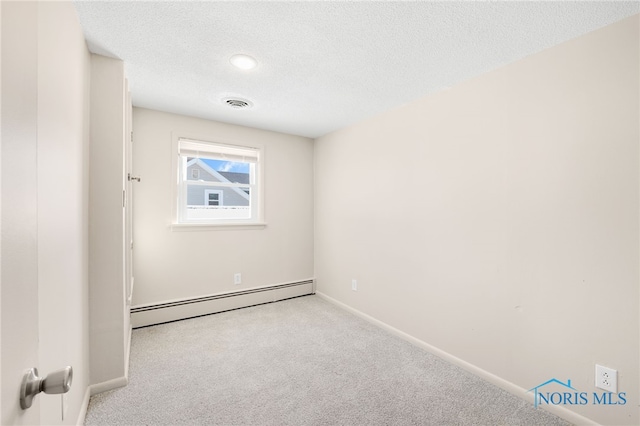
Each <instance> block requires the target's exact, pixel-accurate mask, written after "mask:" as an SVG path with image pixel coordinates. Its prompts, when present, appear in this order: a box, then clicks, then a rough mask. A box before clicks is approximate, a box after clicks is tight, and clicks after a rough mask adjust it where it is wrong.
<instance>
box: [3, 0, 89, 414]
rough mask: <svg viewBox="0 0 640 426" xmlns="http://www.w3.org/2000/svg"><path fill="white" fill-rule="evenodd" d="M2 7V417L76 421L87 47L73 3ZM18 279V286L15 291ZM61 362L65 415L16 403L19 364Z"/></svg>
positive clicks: (81, 386)
mask: <svg viewBox="0 0 640 426" xmlns="http://www.w3.org/2000/svg"><path fill="white" fill-rule="evenodd" d="M0 8H1V9H2V10H3V11H4V12H5V14H3V16H4V18H5V21H4V22H3V26H2V30H3V32H4V31H9V32H8V33H5V34H4V37H3V50H2V54H3V58H5V59H6V57H5V56H4V55H5V53H6V52H11V54H12V55H18V56H13V57H11V58H10V60H9V61H7V62H4V63H3V71H6V70H11V74H10V75H9V76H8V77H9V78H10V79H9V80H4V82H3V83H4V84H5V87H4V88H5V89H6V88H8V87H10V89H11V90H10V91H7V90H5V91H3V97H2V102H3V105H4V106H5V108H4V109H3V116H5V114H8V115H6V116H5V117H9V120H8V121H9V123H5V122H3V127H2V132H3V136H9V138H8V140H3V147H2V153H3V166H5V167H3V173H4V176H3V178H4V179H3V183H4V184H5V186H3V190H2V197H3V200H4V203H3V206H5V207H9V210H8V211H10V212H11V215H12V216H13V218H11V217H9V218H8V219H9V220H11V221H9V222H7V223H9V225H13V226H11V228H12V229H5V230H6V231H9V232H10V233H11V234H13V235H12V238H15V241H17V242H18V243H17V249H16V245H13V246H8V247H9V248H10V249H11V250H7V247H5V246H4V244H5V241H6V240H5V236H6V234H5V233H4V232H3V253H2V262H3V266H7V265H8V264H12V265H16V266H17V269H16V267H14V266H11V267H10V268H3V273H4V272H5V269H7V270H9V271H10V270H13V272H14V273H15V272H19V274H17V275H16V274H13V276H12V277H11V278H12V279H11V280H10V281H9V280H3V282H2V294H3V304H4V306H3V310H2V316H3V324H4V325H5V326H6V327H5V328H3V330H2V337H3V343H5V345H3V348H2V349H3V352H2V357H1V358H2V361H3V362H2V368H3V371H2V387H3V388H4V390H5V392H3V395H4V397H5V398H4V399H3V401H2V423H3V424H14V423H16V424H17V423H27V424H34V423H40V424H75V423H76V421H77V420H78V417H79V416H80V414H81V413H82V411H83V409H84V404H83V401H84V397H85V393H86V390H87V387H88V385H89V346H88V340H89V339H88V309H87V307H88V276H87V275H88V272H87V270H88V259H87V253H88V247H87V245H88V211H87V206H88V184H87V182H88V178H89V176H88V162H87V159H88V143H89V133H88V120H89V103H88V100H89V75H90V74H89V73H90V70H89V52H88V50H87V48H86V46H85V43H84V37H83V35H82V30H81V28H80V25H79V22H78V19H77V16H76V12H75V9H74V7H73V5H72V4H71V3H68V2H56V3H46V2H42V3H36V2H23V3H17V2H16V3H12V2H4V3H3V4H2V6H1V7H0ZM9 20H10V21H9ZM16 28H19V29H20V30H19V31H18V32H16ZM5 66H7V67H8V68H4V67H5ZM4 77H5V75H4V74H3V79H4ZM5 124H10V126H9V127H10V129H9V130H12V131H10V132H9V133H8V134H5V127H4V126H5ZM15 130H19V132H20V133H14V131H15ZM5 143H6V144H5ZM7 148H9V149H7ZM7 154H8V155H7ZM6 166H8V167H6ZM5 212H6V211H5ZM5 218H6V217H5V215H3V220H4V219H5ZM16 224H18V226H16ZM25 224H29V226H24V225H25ZM5 228H6V223H5ZM34 255H35V256H34ZM24 266H28V268H26V269H22V270H21V268H23V267H24ZM16 278H17V280H16ZM32 280H35V282H36V283H37V284H36V285H35V286H33V289H36V290H37V291H35V292H32V291H31V290H32V288H30V287H29V285H28V284H29V283H30V282H32ZM21 284H25V286H24V287H25V289H20V288H17V287H19V286H21ZM23 290H26V291H27V292H25V291H23ZM34 306H35V307H34ZM34 311H35V323H36V329H35V330H33V329H29V330H27V329H25V328H24V327H22V326H21V325H20V324H22V323H23V322H25V323H30V321H28V320H27V319H26V318H25V317H26V316H31V315H33V314H34ZM8 337H10V339H7V338H8ZM30 340H34V341H35V342H36V344H35V347H36V348H37V350H36V352H38V353H36V354H35V355H36V358H35V360H34V358H33V355H34V354H32V353H25V352H24V348H25V346H24V345H23V342H25V341H30ZM7 343H8V344H7ZM30 352H31V351H30ZM16 357H17V359H16ZM9 361H12V362H11V363H9ZM66 365H71V366H73V369H74V379H73V384H72V387H71V390H70V391H69V393H68V394H66V395H65V397H64V400H65V401H66V405H67V406H68V409H67V410H66V416H65V419H64V421H63V420H62V399H63V397H62V396H60V395H44V394H41V395H39V396H38V397H36V399H35V401H34V406H33V407H32V408H31V409H29V410H27V411H24V410H21V409H20V407H19V404H18V392H19V386H20V378H21V376H22V374H23V373H24V371H25V370H26V369H27V368H30V367H37V368H38V370H39V372H40V374H41V375H43V376H44V375H47V374H48V373H50V372H51V371H53V370H57V369H59V368H62V367H64V366H66ZM38 413H39V414H38ZM34 415H35V417H34Z"/></svg>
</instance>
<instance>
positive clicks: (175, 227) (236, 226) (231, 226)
mask: <svg viewBox="0 0 640 426" xmlns="http://www.w3.org/2000/svg"><path fill="white" fill-rule="evenodd" d="M266 227H267V224H266V222H252V223H242V222H229V223H172V224H171V230H172V231H179V232H181V231H231V230H233V231H240V230H244V229H264V228H266Z"/></svg>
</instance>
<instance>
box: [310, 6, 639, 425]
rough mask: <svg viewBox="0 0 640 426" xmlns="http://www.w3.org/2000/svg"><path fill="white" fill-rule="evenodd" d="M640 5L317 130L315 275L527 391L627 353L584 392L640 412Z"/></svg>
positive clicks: (598, 414)
mask: <svg viewBox="0 0 640 426" xmlns="http://www.w3.org/2000/svg"><path fill="white" fill-rule="evenodd" d="M638 21H639V18H638V16H635V17H632V18H630V19H626V20H624V21H622V22H620V23H617V24H615V25H612V26H609V27H607V28H604V29H602V30H599V31H596V32H594V33H591V34H588V35H586V36H583V37H580V38H578V39H576V40H573V41H570V42H567V43H564V44H562V45H559V46H557V47H554V48H551V49H549V50H546V51H544V52H542V53H539V54H536V55H534V56H531V57H528V58H526V59H524V60H521V61H519V62H517V63H514V64H511V65H509V66H505V67H503V68H501V69H498V70H496V71H493V72H490V73H488V74H485V75H483V76H481V77H479V78H476V79H473V80H471V81H468V82H465V83H463V84H460V85H458V86H456V87H454V88H452V89H450V90H448V91H444V92H441V93H438V94H436V95H433V96H429V97H426V98H423V99H421V100H418V101H416V102H413V103H410V104H408V105H406V106H404V107H402V108H399V109H396V110H393V111H390V112H387V113H385V114H382V115H380V116H378V117H375V118H372V119H370V120H367V121H365V122H362V123H359V124H357V125H354V126H351V127H349V128H346V129H343V130H341V131H338V132H335V133H332V134H330V135H327V136H324V137H322V138H320V139H318V140H317V141H316V142H315V145H314V146H315V206H316V207H315V274H316V279H317V283H318V291H319V292H321V293H323V294H326V295H327V296H329V297H331V298H334V299H336V300H337V301H340V302H342V303H344V304H346V305H348V306H350V307H351V308H354V309H356V310H358V311H360V312H362V313H364V314H367V315H370V316H371V317H373V318H375V319H377V320H379V321H382V322H384V323H386V324H388V325H390V326H392V327H395V328H396V329H399V330H400V331H402V332H404V333H407V334H408V335H410V336H413V337H414V338H417V339H419V340H421V341H423V342H426V343H427V344H428V345H432V346H433V347H435V348H437V349H439V350H441V351H444V352H445V353H447V354H449V355H451V356H453V357H457V358H458V359H460V360H462V361H463V362H467V363H470V364H471V365H472V366H474V368H478V369H480V370H482V371H483V372H485V373H486V374H485V376H486V377H490V375H495V376H497V377H496V378H495V380H494V382H496V383H499V384H501V385H503V386H505V387H509V386H510V385H509V384H511V385H516V386H517V387H519V388H520V390H519V391H520V392H521V393H522V395H523V396H526V395H525V393H526V392H525V391H526V390H528V389H530V388H533V387H534V386H536V385H538V384H541V383H543V382H545V381H547V380H548V379H551V378H557V379H559V380H563V381H565V380H567V379H571V380H572V384H573V385H574V387H576V388H577V389H579V390H581V391H586V392H589V393H592V392H594V391H596V389H595V388H594V386H593V380H594V364H595V363H600V364H603V365H605V366H608V367H611V368H615V369H617V370H618V374H619V376H618V381H619V391H621V392H626V395H627V404H626V405H624V406H609V407H602V406H594V405H587V406H576V407H569V408H571V409H572V410H573V411H574V412H575V413H578V414H580V415H582V416H585V417H588V418H590V419H593V420H595V421H597V422H601V423H603V424H637V423H639V422H640V418H639V416H638V402H639V401H638V397H639V392H638V388H639V383H638V376H639V371H638V359H639V357H640V354H639V348H638V343H639V334H640V333H639V309H638V301H639V292H638V283H639V276H638V267H639V261H638V255H639V252H638V248H639V227H638V219H639V213H640V212H639V203H638V201H639V196H638V189H639V185H638V183H639V166H638V163H639V152H638V141H639V127H640V123H639V113H640V111H639V105H638V102H639V101H638V99H639V98H638V93H639V75H640V71H639V66H638V64H639V59H640V58H639V54H638V51H639V36H638V34H639V32H638V31H639V27H638ZM398 200H402V201H401V202H398ZM352 279H357V280H358V284H359V289H358V291H357V292H354V291H352V290H351V280H352ZM511 389H512V390H513V389H514V388H513V387H511Z"/></svg>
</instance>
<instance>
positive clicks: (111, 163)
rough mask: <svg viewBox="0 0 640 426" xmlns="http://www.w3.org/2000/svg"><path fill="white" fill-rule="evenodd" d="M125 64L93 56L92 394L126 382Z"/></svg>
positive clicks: (90, 208)
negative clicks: (94, 386) (93, 386)
mask: <svg viewBox="0 0 640 426" xmlns="http://www.w3.org/2000/svg"><path fill="white" fill-rule="evenodd" d="M126 99H127V97H126V95H125V77H124V63H123V62H122V61H120V60H117V59H111V58H106V57H104V56H99V55H91V153H90V160H91V168H90V169H91V170H90V177H91V178H90V187H89V191H90V203H89V218H90V221H89V282H90V292H89V298H90V302H89V303H90V305H89V306H90V336H91V343H90V345H91V384H92V385H97V386H98V387H97V388H94V389H92V392H95V391H102V390H107V389H110V388H113V387H116V386H123V385H125V384H126V376H127V365H126V361H127V348H128V341H129V338H130V327H129V310H128V308H127V304H126V297H127V295H126V288H125V267H124V255H125V254H124V210H123V190H124V174H125V172H124V141H125V112H126Z"/></svg>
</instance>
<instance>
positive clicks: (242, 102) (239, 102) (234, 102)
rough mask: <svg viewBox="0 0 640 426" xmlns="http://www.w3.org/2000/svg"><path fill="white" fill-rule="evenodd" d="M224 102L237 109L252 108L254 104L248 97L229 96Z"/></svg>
mask: <svg viewBox="0 0 640 426" xmlns="http://www.w3.org/2000/svg"><path fill="white" fill-rule="evenodd" d="M223 102H224V103H225V104H227V105H229V106H230V107H231V108H235V109H247V108H251V106H252V105H253V104H252V103H251V102H250V101H248V100H246V99H238V98H227V99H224V100H223Z"/></svg>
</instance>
